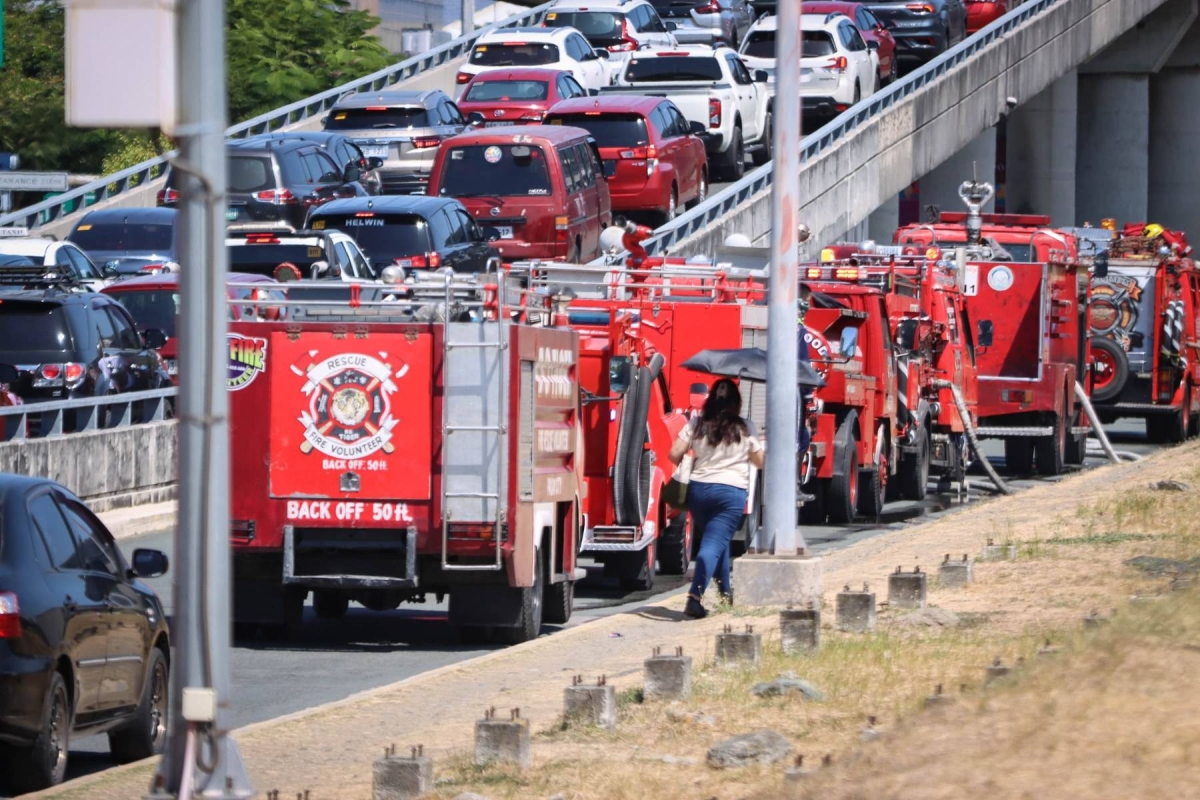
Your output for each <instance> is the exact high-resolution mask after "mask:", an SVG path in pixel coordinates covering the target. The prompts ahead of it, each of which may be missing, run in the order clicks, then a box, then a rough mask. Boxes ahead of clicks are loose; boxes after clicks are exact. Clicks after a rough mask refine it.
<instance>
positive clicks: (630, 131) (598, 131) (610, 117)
mask: <svg viewBox="0 0 1200 800" xmlns="http://www.w3.org/2000/svg"><path fill="white" fill-rule="evenodd" d="M546 124H547V125H570V126H571V127H574V128H583V129H584V130H585V131H587V132H588V133H590V134H592V137H593V138H594V139H595V140H596V145H597V146H598V147H637V146H640V145H644V144H647V143H648V142H649V141H650V139H649V137H647V135H646V120H645V119H643V118H642V115H641V114H600V115H588V114H587V113H586V112H585V113H583V114H555V115H553V116H551V117H547V118H546Z"/></svg>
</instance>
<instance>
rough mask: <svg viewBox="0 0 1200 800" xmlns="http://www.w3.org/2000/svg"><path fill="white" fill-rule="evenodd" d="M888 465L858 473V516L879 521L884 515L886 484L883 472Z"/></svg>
mask: <svg viewBox="0 0 1200 800" xmlns="http://www.w3.org/2000/svg"><path fill="white" fill-rule="evenodd" d="M886 468H887V465H886V464H884V465H880V466H878V467H872V468H871V469H869V470H860V471H859V473H858V514H859V516H862V517H867V518H869V519H879V515H880V514H882V513H883V503H884V496H883V494H884V491H885V490H886V489H885V483H884V480H883V474H882V471H883V470H884V469H886Z"/></svg>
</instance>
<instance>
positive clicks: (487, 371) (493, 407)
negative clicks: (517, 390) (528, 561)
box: [441, 275, 509, 572]
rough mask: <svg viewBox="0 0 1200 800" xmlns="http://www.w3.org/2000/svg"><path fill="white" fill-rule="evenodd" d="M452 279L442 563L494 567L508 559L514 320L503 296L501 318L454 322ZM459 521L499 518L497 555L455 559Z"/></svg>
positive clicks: (445, 372)
mask: <svg viewBox="0 0 1200 800" xmlns="http://www.w3.org/2000/svg"><path fill="white" fill-rule="evenodd" d="M497 279H498V280H499V276H497ZM452 281H453V276H452V275H447V276H446V284H445V289H446V292H445V303H446V305H445V308H446V317H447V319H446V322H445V331H444V334H443V336H442V482H441V486H442V491H441V501H442V502H441V513H442V569H443V570H445V571H460V572H470V571H473V572H495V571H498V570H500V569H503V567H504V562H503V554H502V549H501V548H502V545H503V540H504V536H503V525H504V520H505V517H506V513H507V509H506V508H505V507H504V497H505V493H506V491H507V489H508V487H507V485H506V483H507V482H506V480H505V477H506V475H507V472H506V470H505V465H506V464H507V458H506V455H507V453H506V450H507V447H506V445H507V441H508V428H507V424H506V420H507V417H506V414H505V412H506V408H505V404H506V402H507V399H508V379H507V374H508V342H509V338H508V334H509V331H508V328H509V321H508V320H507V319H506V317H507V316H508V315H507V314H506V313H505V311H504V307H503V302H502V301H501V302H500V308H499V310H498V312H497V314H496V322H489V321H483V322H451V321H450V319H449V314H450V309H451V308H452V306H453V304H454V302H455V300H454V296H453V289H454V286H453V284H452ZM472 305H481V304H472ZM493 353H494V354H495V357H492V354H493ZM457 521H461V522H468V523H472V524H481V525H487V524H491V525H492V540H493V541H494V542H495V545H496V547H495V555H494V558H493V559H492V560H491V561H490V562H488V563H475V564H452V563H450V560H449V543H450V524H451V522H457Z"/></svg>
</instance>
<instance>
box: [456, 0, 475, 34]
mask: <svg viewBox="0 0 1200 800" xmlns="http://www.w3.org/2000/svg"><path fill="white" fill-rule="evenodd" d="M474 31H475V0H462V33H461V34H459V35H460V36H466V35H467V34H469V33H474Z"/></svg>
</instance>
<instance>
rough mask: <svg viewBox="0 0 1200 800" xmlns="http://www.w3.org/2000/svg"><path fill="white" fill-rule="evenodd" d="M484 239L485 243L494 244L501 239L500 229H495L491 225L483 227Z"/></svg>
mask: <svg viewBox="0 0 1200 800" xmlns="http://www.w3.org/2000/svg"><path fill="white" fill-rule="evenodd" d="M483 238H484V240H485V241H488V242H494V241H496V240H497V239H499V238H500V229H499V228H493V227H492V226H491V225H485V226H484V227H483Z"/></svg>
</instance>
